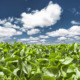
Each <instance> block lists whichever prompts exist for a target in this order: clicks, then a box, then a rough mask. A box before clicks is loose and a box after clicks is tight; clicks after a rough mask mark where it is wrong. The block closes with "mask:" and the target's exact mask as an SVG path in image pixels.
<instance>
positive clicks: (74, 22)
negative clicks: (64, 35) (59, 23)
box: [71, 20, 80, 24]
mask: <svg viewBox="0 0 80 80" xmlns="http://www.w3.org/2000/svg"><path fill="white" fill-rule="evenodd" d="M71 24H80V22H77V21H74V20H73V21H71Z"/></svg>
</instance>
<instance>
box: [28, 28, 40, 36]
mask: <svg viewBox="0 0 80 80" xmlns="http://www.w3.org/2000/svg"><path fill="white" fill-rule="evenodd" d="M37 33H40V30H39V29H31V30H28V31H27V34H28V35H34V34H37Z"/></svg>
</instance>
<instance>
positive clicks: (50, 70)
mask: <svg viewBox="0 0 80 80" xmlns="http://www.w3.org/2000/svg"><path fill="white" fill-rule="evenodd" d="M0 80H80V44H79V43H78V44H77V43H73V44H57V45H34V44H33V45H29V44H23V43H19V42H14V43H7V42H6V43H3V42H2V43H0Z"/></svg>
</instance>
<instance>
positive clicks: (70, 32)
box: [46, 26, 80, 37]
mask: <svg viewBox="0 0 80 80" xmlns="http://www.w3.org/2000/svg"><path fill="white" fill-rule="evenodd" d="M46 34H47V35H48V36H52V37H58V36H67V37H73V36H77V35H80V26H72V27H70V28H69V29H58V30H56V31H52V32H47V33H46Z"/></svg>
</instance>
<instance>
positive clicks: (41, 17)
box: [21, 1, 62, 28]
mask: <svg viewBox="0 0 80 80" xmlns="http://www.w3.org/2000/svg"><path fill="white" fill-rule="evenodd" d="M61 12H62V10H61V7H60V6H59V5H58V4H53V2H52V1H50V2H49V5H48V6H47V7H45V8H43V9H41V10H40V11H39V10H34V11H32V13H25V12H24V13H22V14H21V16H22V19H21V21H22V22H23V26H24V27H25V28H35V27H37V26H39V27H47V26H51V25H54V24H55V23H56V22H57V21H58V20H60V15H61Z"/></svg>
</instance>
